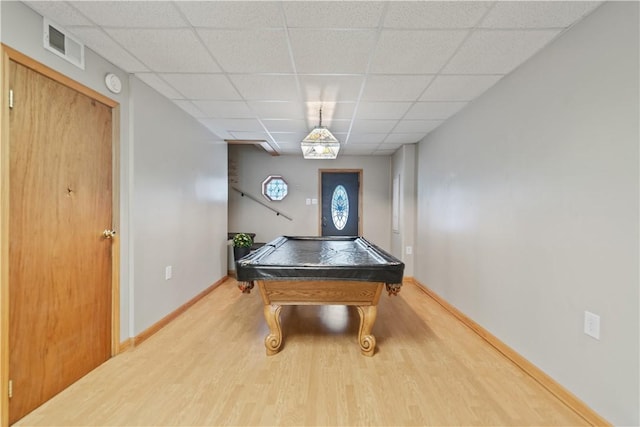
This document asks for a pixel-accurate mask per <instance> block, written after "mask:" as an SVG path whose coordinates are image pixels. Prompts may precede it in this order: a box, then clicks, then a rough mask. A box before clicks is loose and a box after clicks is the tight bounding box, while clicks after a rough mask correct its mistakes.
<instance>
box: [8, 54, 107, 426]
mask: <svg viewBox="0 0 640 427" xmlns="http://www.w3.org/2000/svg"><path fill="white" fill-rule="evenodd" d="M9 68H10V72H9V87H10V89H11V90H13V98H14V102H13V104H14V106H13V108H12V109H11V110H10V113H9V123H10V126H9V127H10V130H9V140H10V145H9V158H10V159H9V162H10V164H9V177H10V184H9V185H10V187H9V379H10V381H11V385H12V397H11V398H10V400H9V422H11V423H13V422H14V421H16V420H18V419H20V418H22V417H23V416H24V415H26V414H27V413H29V412H30V411H32V410H33V409H35V408H36V407H38V406H39V405H41V404H42V403H43V402H45V401H46V400H48V399H50V398H51V397H52V396H54V395H55V394H57V393H58V392H60V391H61V390H63V389H64V388H65V387H67V386H68V385H70V384H71V383H73V382H74V381H76V380H77V379H79V378H80V377H82V376H83V375H85V374H86V373H88V372H89V371H91V370H92V369H94V368H95V367H97V366H98V365H100V364H101V363H102V362H104V361H105V360H107V359H108V358H109V357H110V356H111V309H112V307H111V304H112V301H111V299H112V297H111V295H112V294H111V291H112V288H111V287H112V279H111V262H112V260H111V241H110V240H109V239H107V238H105V237H104V236H103V234H102V232H103V230H105V229H111V227H112V176H111V175H112V162H111V159H112V112H111V108H110V107H108V106H106V105H103V104H101V103H99V102H97V101H95V100H94V99H92V98H90V97H88V96H86V95H84V94H82V93H80V92H77V91H76V90H74V89H71V88H70V87H67V86H65V85H63V84H60V83H58V82H56V81H54V80H53V79H50V78H48V77H45V76H44V75H42V74H39V73H37V72H35V71H33V70H31V69H29V68H27V67H25V66H23V65H20V64H17V63H15V62H13V61H11V62H10V66H9Z"/></svg>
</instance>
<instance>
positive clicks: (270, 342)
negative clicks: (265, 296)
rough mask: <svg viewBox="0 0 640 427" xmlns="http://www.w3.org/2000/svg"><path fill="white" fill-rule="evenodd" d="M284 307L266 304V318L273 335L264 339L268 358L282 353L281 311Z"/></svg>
mask: <svg viewBox="0 0 640 427" xmlns="http://www.w3.org/2000/svg"><path fill="white" fill-rule="evenodd" d="M281 309H282V306H280V305H277V304H265V306H264V318H265V320H266V321H267V325H268V326H269V330H270V331H271V333H270V334H269V335H267V337H266V338H265V339H264V346H265V347H266V348H267V356H273V355H274V354H276V353H277V352H279V351H280V346H281V345H282V328H281V327H280V310H281Z"/></svg>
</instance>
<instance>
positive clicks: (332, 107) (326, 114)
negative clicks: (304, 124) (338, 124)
mask: <svg viewBox="0 0 640 427" xmlns="http://www.w3.org/2000/svg"><path fill="white" fill-rule="evenodd" d="M320 108H322V120H323V121H325V122H327V123H328V122H330V121H331V120H333V119H346V120H351V118H352V117H353V111H354V110H355V108H356V103H355V102H305V111H306V116H307V119H313V118H319V115H320V114H319V113H320Z"/></svg>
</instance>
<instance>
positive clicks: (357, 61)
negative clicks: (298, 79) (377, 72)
mask: <svg viewBox="0 0 640 427" xmlns="http://www.w3.org/2000/svg"><path fill="white" fill-rule="evenodd" d="M375 34H376V33H375V31H373V30H314V29H291V30H289V39H290V41H291V49H292V51H293V58H294V61H295V67H296V70H297V72H299V73H316V74H321V73H333V74H339V73H364V72H365V71H366V70H367V64H368V62H369V52H370V50H371V48H372V47H373V44H374V41H375Z"/></svg>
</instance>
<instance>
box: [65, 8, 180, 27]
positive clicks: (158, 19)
mask: <svg viewBox="0 0 640 427" xmlns="http://www.w3.org/2000/svg"><path fill="white" fill-rule="evenodd" d="M70 3H71V4H72V5H73V6H74V7H76V8H77V9H78V10H80V11H81V12H82V13H83V14H84V15H86V16H87V17H88V18H89V19H91V20H92V21H93V22H95V23H96V24H98V25H100V26H104V27H119V28H171V27H173V28H177V27H185V26H186V25H187V22H186V21H185V20H184V18H182V15H181V14H180V12H178V10H177V9H176V8H175V6H174V5H173V2H169V1H73V2H70Z"/></svg>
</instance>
